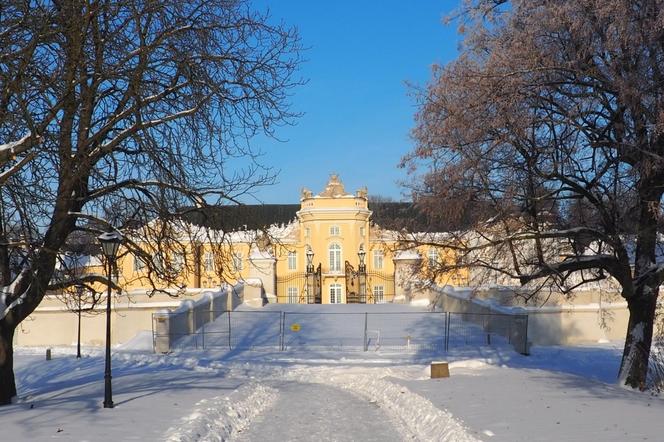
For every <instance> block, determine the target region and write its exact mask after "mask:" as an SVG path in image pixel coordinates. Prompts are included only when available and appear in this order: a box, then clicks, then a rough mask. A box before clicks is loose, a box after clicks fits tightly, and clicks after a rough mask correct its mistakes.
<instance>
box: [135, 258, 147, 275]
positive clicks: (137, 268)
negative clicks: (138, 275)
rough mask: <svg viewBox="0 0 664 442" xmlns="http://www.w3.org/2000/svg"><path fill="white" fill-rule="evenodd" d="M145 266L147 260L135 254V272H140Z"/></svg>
mask: <svg viewBox="0 0 664 442" xmlns="http://www.w3.org/2000/svg"><path fill="white" fill-rule="evenodd" d="M144 268H145V261H143V260H142V259H141V258H139V257H138V256H134V272H140V271H141V270H143V269H144Z"/></svg>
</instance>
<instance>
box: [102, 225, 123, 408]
mask: <svg viewBox="0 0 664 442" xmlns="http://www.w3.org/2000/svg"><path fill="white" fill-rule="evenodd" d="M97 239H98V240H99V242H100V243H101V250H102V252H104V256H106V262H107V263H108V269H107V270H108V272H107V275H108V281H107V287H108V292H107V294H106V366H105V368H104V408H113V392H112V388H111V276H112V274H113V264H115V258H116V257H117V255H118V249H119V248H120V244H121V243H122V235H120V234H119V233H118V232H115V231H114V232H107V233H102V234H101V235H99V236H98V237H97Z"/></svg>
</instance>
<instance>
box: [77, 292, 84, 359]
mask: <svg viewBox="0 0 664 442" xmlns="http://www.w3.org/2000/svg"><path fill="white" fill-rule="evenodd" d="M76 295H77V296H78V340H77V341H76V359H81V297H82V296H83V286H82V285H77V286H76Z"/></svg>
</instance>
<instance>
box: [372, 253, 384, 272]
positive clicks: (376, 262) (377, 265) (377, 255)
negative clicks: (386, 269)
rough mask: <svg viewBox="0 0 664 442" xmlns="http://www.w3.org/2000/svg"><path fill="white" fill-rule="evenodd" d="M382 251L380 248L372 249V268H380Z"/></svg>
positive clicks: (381, 265)
mask: <svg viewBox="0 0 664 442" xmlns="http://www.w3.org/2000/svg"><path fill="white" fill-rule="evenodd" d="M383 258H384V255H383V251H382V250H374V251H373V266H374V269H376V270H381V269H382V268H383Z"/></svg>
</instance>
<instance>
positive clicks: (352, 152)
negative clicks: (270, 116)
mask: <svg viewBox="0 0 664 442" xmlns="http://www.w3.org/2000/svg"><path fill="white" fill-rule="evenodd" d="M254 4H255V5H256V6H257V7H258V8H264V7H265V6H267V7H269V9H270V11H271V15H272V18H273V20H283V21H284V22H285V23H287V24H291V25H293V26H296V27H297V28H298V29H299V32H300V36H301V38H302V44H303V46H305V47H307V48H308V49H307V51H306V52H305V53H304V58H305V59H306V60H307V61H306V62H305V63H304V64H303V65H302V67H301V70H300V75H301V76H302V77H304V78H306V79H308V83H307V84H306V85H304V86H301V87H300V88H298V89H297V90H295V94H294V96H293V108H294V110H296V111H298V112H302V113H303V114H304V115H303V117H301V118H300V119H299V120H298V121H297V124H296V125H295V126H294V127H284V128H280V129H279V130H278V132H277V136H278V137H279V138H280V139H281V140H284V141H282V142H277V141H274V140H266V139H264V138H257V139H255V140H253V141H252V144H254V145H255V146H257V147H259V148H260V149H261V150H262V151H263V152H265V156H264V157H263V158H262V162H264V163H266V164H267V165H270V166H272V167H274V168H275V169H278V170H279V171H280V172H279V176H278V178H277V181H278V183H277V184H276V185H273V186H269V187H264V188H261V189H259V190H258V191H257V192H256V193H255V197H256V199H257V201H256V200H254V201H247V202H248V203H256V202H263V203H297V202H298V201H299V195H300V189H301V188H302V187H307V188H309V189H311V190H313V191H314V192H315V193H318V192H320V191H321V190H322V189H323V187H324V185H325V183H326V182H327V179H328V177H329V174H330V173H338V174H339V175H340V177H341V179H342V180H343V182H344V184H345V185H346V190H348V191H355V190H356V189H358V188H360V187H362V186H367V187H368V189H369V194H370V195H371V194H373V195H381V196H386V197H391V198H393V199H395V200H407V199H408V196H407V195H404V190H403V188H402V187H400V185H399V181H404V180H406V179H408V176H407V174H406V171H405V170H403V169H399V168H398V167H397V165H398V163H399V160H400V158H401V157H402V156H403V155H404V154H405V153H407V152H408V151H409V150H410V149H411V148H412V145H413V143H412V141H411V140H410V138H409V131H410V130H411V128H412V127H413V115H414V114H415V111H416V107H415V99H414V98H413V97H412V96H410V94H411V93H412V89H411V88H409V87H408V86H407V85H406V83H407V82H409V83H413V84H415V85H420V86H421V85H424V84H426V81H427V80H428V79H429V77H430V72H431V65H432V64H434V63H438V64H444V63H446V62H448V61H450V60H452V59H453V58H454V57H455V56H456V54H457V48H458V42H459V40H460V38H459V35H458V34H457V32H456V28H455V26H454V25H449V26H446V25H444V24H443V23H442V18H443V17H444V16H445V15H446V14H447V13H449V12H450V11H451V10H452V9H454V8H455V7H457V5H458V2H457V1H441V0H438V1H434V0H418V1H403V0H401V1H396V0H383V1H375V0H371V1H362V0H358V1H348V0H340V1H330V2H320V1H312V0H310V1H305V0H282V1H274V0H272V1H269V0H256V1H254Z"/></svg>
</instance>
